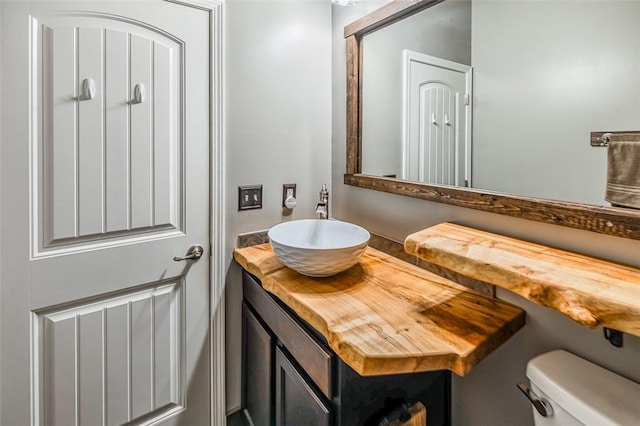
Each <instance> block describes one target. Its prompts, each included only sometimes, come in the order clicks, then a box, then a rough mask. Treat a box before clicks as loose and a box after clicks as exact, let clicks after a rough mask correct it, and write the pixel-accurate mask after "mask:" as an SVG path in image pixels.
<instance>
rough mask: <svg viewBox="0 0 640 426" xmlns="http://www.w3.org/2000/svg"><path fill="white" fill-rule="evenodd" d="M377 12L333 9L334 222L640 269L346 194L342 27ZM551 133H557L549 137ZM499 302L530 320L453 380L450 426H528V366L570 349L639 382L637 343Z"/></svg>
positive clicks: (516, 230)
mask: <svg viewBox="0 0 640 426" xmlns="http://www.w3.org/2000/svg"><path fill="white" fill-rule="evenodd" d="M545 3H549V2H545ZM377 6H379V4H375V3H373V2H368V1H367V2H364V3H360V4H359V5H358V6H357V7H356V8H337V7H334V8H333V9H332V10H333V52H332V55H333V64H332V68H333V71H332V75H333V100H332V102H333V118H332V121H333V124H332V158H333V163H332V176H333V177H332V179H333V192H332V201H333V205H334V216H335V217H337V218H339V219H344V220H348V221H352V222H355V223H357V224H360V225H362V226H364V227H366V228H367V229H369V230H370V231H372V232H375V233H378V234H382V235H384V236H387V237H389V238H391V239H394V240H396V241H403V240H404V238H405V237H406V236H407V235H408V234H409V233H412V232H415V231H417V230H420V229H423V228H425V227H428V226H431V225H434V224H436V223H439V222H442V221H454V222H457V223H461V224H465V225H469V226H475V227H478V228H482V229H486V230H489V231H493V232H498V233H502V234H505V235H511V236H515V237H518V238H523V239H526V240H530V241H534V242H539V243H543V244H548V245H550V246H555V247H560V248H564V249H568V250H573V251H577V252H581V253H585V254H589V255H593V256H597V257H601V258H605V259H611V260H614V261H618V262H622V263H627V264H630V265H634V266H639V267H640V256H638V253H640V241H634V240H628V239H623V238H616V237H609V236H603V235H598V234H594V233H590V232H584V231H579V230H574V229H569V228H565V227H560V226H555V225H546V224H542V223H537V222H531V221H526V220H522V219H517V218H511V217H507V216H502V215H497V214H492V213H485V212H479V211H475V210H470V209H464V208H458V207H453V206H447V205H444V204H438V203H431V202H426V201H421V200H417V199H412V198H408V197H403V196H399V195H393V194H386V193H382V192H376V191H371V190H368V189H360V188H355V187H349V186H345V185H344V184H343V183H342V182H343V174H344V170H345V169H346V160H345V158H346V150H345V135H346V124H345V117H346V107H345V104H346V97H345V93H346V72H345V70H346V64H345V49H344V39H343V37H342V34H343V27H344V26H345V25H346V24H348V23H350V22H351V21H353V20H355V19H357V18H358V17H360V16H362V15H365V14H366V13H368V12H370V11H371V10H373V9H375V8H376V7H377ZM558 19H560V17H558ZM505 60H506V58H505ZM566 114H567V120H571V119H572V117H573V115H572V114H571V113H570V112H566ZM530 117H531V120H532V121H536V112H535V111H532V112H531V114H530ZM553 130H561V128H560V127H556V128H552V129H550V131H553ZM594 149H595V148H594ZM498 297H499V298H501V299H504V300H507V301H509V302H511V303H513V304H515V305H518V306H520V307H522V308H523V309H524V310H525V311H526V312H527V325H526V326H525V327H524V328H523V329H522V330H520V331H519V332H518V333H517V334H516V336H514V337H513V338H511V339H510V340H509V341H508V342H506V343H505V344H504V345H503V346H502V347H501V348H499V349H498V350H496V351H495V352H494V353H492V354H491V355H490V356H489V357H487V358H486V359H485V360H484V361H482V362H481V363H480V364H479V365H478V366H477V367H476V368H475V369H474V370H473V371H472V372H471V373H470V374H468V375H467V376H466V377H464V378H459V377H457V376H454V381H453V418H454V424H456V425H474V426H483V425H486V426H500V425H505V426H512V425H518V426H521V425H527V424H531V423H532V420H531V407H530V404H529V403H528V402H527V401H526V400H525V398H524V397H523V396H522V395H521V394H520V391H518V390H517V389H516V387H515V385H516V383H517V382H519V381H521V380H523V379H525V367H526V362H527V361H528V360H529V359H530V358H532V357H533V356H535V355H537V354H540V353H543V352H545V351H548V350H551V349H556V348H565V349H568V350H570V351H572V352H574V353H576V354H578V355H580V356H582V357H584V358H587V359H590V360H592V361H594V362H596V363H599V364H601V365H603V366H605V367H606V368H609V369H611V370H614V371H617V372H620V373H621V374H623V375H625V376H627V377H629V378H631V379H633V380H635V381H639V382H640V362H638V359H639V358H638V357H639V356H640V338H637V337H633V336H628V335H625V346H624V348H621V349H617V348H614V347H613V346H611V345H610V344H609V343H608V342H606V341H605V340H604V339H603V338H602V330H601V329H596V330H589V329H587V328H585V327H582V326H580V325H577V324H576V323H574V322H572V321H571V320H570V319H568V318H566V317H564V316H563V315H561V314H559V313H557V312H555V311H552V310H550V309H547V308H543V307H540V306H537V305H534V304H532V303H530V302H528V301H526V300H524V299H523V298H520V297H519V296H516V295H513V294H511V293H509V292H507V291H502V290H498Z"/></svg>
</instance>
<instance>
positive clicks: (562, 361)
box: [527, 350, 640, 426]
mask: <svg viewBox="0 0 640 426" xmlns="http://www.w3.org/2000/svg"><path fill="white" fill-rule="evenodd" d="M527 377H528V378H529V380H531V383H534V384H535V385H536V386H537V387H538V388H540V390H541V391H542V392H544V393H545V394H546V395H548V397H549V398H550V399H551V400H552V401H554V402H555V403H556V404H557V405H558V406H560V407H562V408H563V409H564V410H566V411H567V412H569V413H570V414H571V415H572V416H574V417H575V418H577V419H578V420H580V421H581V422H582V423H584V424H586V425H598V426H604V425H630V424H640V384H638V383H635V382H633V381H631V380H629V379H627V378H625V377H622V376H619V375H618V374H615V373H613V372H611V371H609V370H606V369H604V368H602V367H600V366H598V365H596V364H593V363H591V362H589V361H587V360H585V359H582V358H580V357H577V356H575V355H573V354H571V353H569V352H566V351H562V350H557V351H553V352H548V353H545V354H542V355H539V356H537V357H536V358H533V359H532V360H531V361H529V363H528V364H527ZM552 404H553V402H552Z"/></svg>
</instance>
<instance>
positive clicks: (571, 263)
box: [405, 223, 640, 336]
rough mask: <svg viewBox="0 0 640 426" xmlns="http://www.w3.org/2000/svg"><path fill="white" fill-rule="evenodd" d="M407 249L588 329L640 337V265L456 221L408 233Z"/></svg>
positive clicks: (411, 252)
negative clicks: (627, 263) (529, 240)
mask: <svg viewBox="0 0 640 426" xmlns="http://www.w3.org/2000/svg"><path fill="white" fill-rule="evenodd" d="M405 250H406V251H407V252H408V253H410V254H414V255H416V256H418V257H420V258H422V259H425V260H426V261H428V262H432V263H436V264H438V265H441V266H444V267H446V268H449V269H452V270H454V271H457V272H459V273H461V274H463V275H466V276H468V277H471V278H474V279H477V280H481V281H485V282H488V283H491V284H494V285H496V286H499V287H502V288H505V289H507V290H510V291H512V292H514V293H517V294H519V295H521V296H523V297H525V298H527V299H529V300H531V301H533V302H535V303H538V304H540V305H543V306H546V307H549V308H552V309H555V310H557V311H560V312H562V313H563V314H565V315H566V316H568V317H569V318H571V319H573V320H575V321H577V322H578V323H580V324H583V325H585V326H587V327H591V328H595V327H596V326H599V325H601V326H604V327H609V328H613V329H616V330H620V331H623V332H626V333H629V334H633V335H635V336H640V269H637V268H634V267H631V266H625V265H621V264H617V263H613V262H608V261H605V260H601V259H596V258H593V257H589V256H584V255H580V254H576V253H572V252H568V251H565V250H560V249H555V248H551V247H547V246H544V245H539V244H534V243H530V242H527V241H522V240H518V239H515V238H510V237H505V236H502V235H498V234H493V233H491V232H486V231H481V230H478V229H474V228H469V227H466V226H462V225H456V224H453V223H441V224H438V225H435V226H432V227H430V228H427V229H425V230H422V231H420V232H417V233H415V234H412V235H409V236H408V237H407V238H406V240H405Z"/></svg>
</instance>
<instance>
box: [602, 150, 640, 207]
mask: <svg viewBox="0 0 640 426" xmlns="http://www.w3.org/2000/svg"><path fill="white" fill-rule="evenodd" d="M604 199H605V200H607V201H609V202H610V203H611V204H613V205H614V206H622V207H631V208H635V209H640V141H625V140H619V141H618V140H611V141H610V142H609V148H608V153H607V190H606V194H605V197H604Z"/></svg>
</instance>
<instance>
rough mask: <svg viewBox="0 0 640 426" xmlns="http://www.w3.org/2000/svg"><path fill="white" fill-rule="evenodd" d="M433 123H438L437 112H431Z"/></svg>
mask: <svg viewBox="0 0 640 426" xmlns="http://www.w3.org/2000/svg"><path fill="white" fill-rule="evenodd" d="M431 124H435V125H436V126H437V125H438V119H437V118H436V115H435V113H431Z"/></svg>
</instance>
